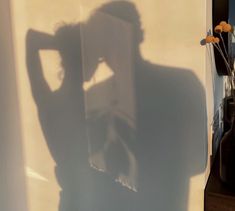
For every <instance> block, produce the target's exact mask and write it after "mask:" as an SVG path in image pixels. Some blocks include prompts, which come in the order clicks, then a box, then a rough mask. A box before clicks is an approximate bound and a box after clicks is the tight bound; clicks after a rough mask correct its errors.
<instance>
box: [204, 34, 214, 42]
mask: <svg viewBox="0 0 235 211" xmlns="http://www.w3.org/2000/svg"><path fill="white" fill-rule="evenodd" d="M214 38H215V37H213V36H211V35H208V36H207V37H206V43H212V42H214Z"/></svg>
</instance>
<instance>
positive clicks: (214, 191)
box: [204, 153, 235, 211]
mask: <svg viewBox="0 0 235 211" xmlns="http://www.w3.org/2000/svg"><path fill="white" fill-rule="evenodd" d="M204 197H205V199H204V207H205V208H204V210H205V211H235V189H231V188H229V187H227V186H226V185H225V184H223V183H222V182H221V181H220V178H219V155H218V153H217V155H216V157H215V161H214V164H213V166H212V169H211V173H210V176H209V179H208V181H207V185H206V188H205V195H204Z"/></svg>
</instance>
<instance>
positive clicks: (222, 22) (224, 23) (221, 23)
mask: <svg viewBox="0 0 235 211" xmlns="http://www.w3.org/2000/svg"><path fill="white" fill-rule="evenodd" d="M226 24H227V22H226V21H221V22H220V23H219V25H220V26H222V27H223V26H224V25H226Z"/></svg>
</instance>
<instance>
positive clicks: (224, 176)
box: [219, 116, 235, 188]
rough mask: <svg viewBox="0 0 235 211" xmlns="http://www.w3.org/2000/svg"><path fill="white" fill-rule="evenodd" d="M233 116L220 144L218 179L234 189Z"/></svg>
mask: <svg viewBox="0 0 235 211" xmlns="http://www.w3.org/2000/svg"><path fill="white" fill-rule="evenodd" d="M234 117H235V116H233V117H232V125H231V128H230V130H229V131H228V132H226V133H225V135H224V136H223V138H222V140H221V142H220V151H219V152H220V179H221V180H222V182H223V183H225V184H226V185H228V186H229V187H232V188H235V118H234Z"/></svg>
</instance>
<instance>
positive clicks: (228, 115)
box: [223, 96, 235, 134]
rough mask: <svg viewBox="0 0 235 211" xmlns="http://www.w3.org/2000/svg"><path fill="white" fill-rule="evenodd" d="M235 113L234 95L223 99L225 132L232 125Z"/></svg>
mask: <svg viewBox="0 0 235 211" xmlns="http://www.w3.org/2000/svg"><path fill="white" fill-rule="evenodd" d="M234 115H235V104H234V102H233V98H232V96H228V97H225V98H224V99H223V133H224V134H225V133H226V132H227V131H229V129H230V128H231V125H232V117H233V116H234Z"/></svg>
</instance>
